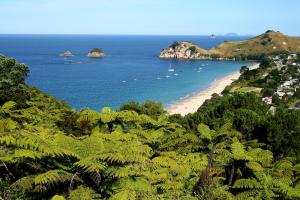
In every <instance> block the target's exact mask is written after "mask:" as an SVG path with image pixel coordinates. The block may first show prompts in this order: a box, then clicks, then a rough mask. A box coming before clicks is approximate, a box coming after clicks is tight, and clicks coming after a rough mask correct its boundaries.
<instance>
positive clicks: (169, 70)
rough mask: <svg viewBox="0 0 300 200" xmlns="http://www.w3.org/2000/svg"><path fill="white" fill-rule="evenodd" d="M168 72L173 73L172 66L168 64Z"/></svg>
mask: <svg viewBox="0 0 300 200" xmlns="http://www.w3.org/2000/svg"><path fill="white" fill-rule="evenodd" d="M168 72H175V69H174V68H172V65H171V64H170V67H169V68H168Z"/></svg>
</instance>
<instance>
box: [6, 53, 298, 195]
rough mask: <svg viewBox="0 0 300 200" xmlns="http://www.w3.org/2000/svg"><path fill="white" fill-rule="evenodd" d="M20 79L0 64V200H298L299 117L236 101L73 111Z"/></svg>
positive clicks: (227, 97)
mask: <svg viewBox="0 0 300 200" xmlns="http://www.w3.org/2000/svg"><path fill="white" fill-rule="evenodd" d="M261 70H262V71H261ZM264 70H266V69H258V71H257V72H256V73H254V74H253V72H251V70H250V71H247V70H245V72H244V74H243V77H244V79H245V80H248V78H249V77H250V78H251V77H252V76H255V77H256V78H258V77H259V76H258V75H256V74H260V73H263V72H264ZM28 73H29V70H28V67H27V66H26V65H24V64H18V63H17V62H16V60H14V59H9V58H5V57H3V56H0V199H1V200H2V199H7V200H10V199H12V200H15V199H16V200H17V199H26V200H37V199H42V200H43V199H49V200H50V199H51V200H65V199H68V200H90V199H103V200H164V199H166V200H171V199H172V200H181V199H182V200H203V199H207V200H219V199H224V200H225V199H228V200H235V199H258V200H265V199H282V200H290V199H299V198H300V163H299V160H300V127H299V124H300V111H297V110H289V109H287V108H286V107H284V106H282V107H278V109H277V110H276V112H275V113H273V114H272V113H270V112H269V108H270V106H269V105H266V104H264V103H262V101H261V97H260V96H259V95H257V94H256V93H245V92H240V93H232V94H231V93H229V94H224V96H218V95H214V97H213V98H212V99H211V100H209V101H207V102H206V103H205V104H204V105H203V106H202V107H200V108H199V110H198V111H197V112H195V113H193V114H190V115H187V116H185V117H183V116H181V115H171V116H170V115H168V114H167V113H166V112H165V111H164V110H163V108H162V105H161V104H159V103H154V102H146V103H145V104H142V105H141V104H138V103H134V102H131V103H127V104H124V105H123V106H121V108H120V109H119V110H117V111H114V110H112V109H110V108H103V109H102V110H101V111H95V110H91V109H84V110H81V111H75V110H73V109H72V108H70V107H69V106H68V105H67V104H66V103H64V102H61V101H58V100H56V99H55V98H53V97H51V96H49V95H47V94H44V93H42V92H41V91H39V90H38V89H35V88H31V87H29V86H28V85H26V83H25V79H26V77H27V76H28ZM249 73H250V74H249ZM286 73H291V75H297V76H298V74H297V73H295V72H294V70H292V71H291V72H286ZM286 75H288V76H290V74H286ZM268 79H269V80H268V81H266V83H268V85H267V87H271V86H269V83H270V80H271V79H274V77H273V76H271V77H268ZM251 80H252V79H251ZM241 81H242V80H241ZM253 81H256V80H253ZM253 84H254V83H253ZM256 84H257V83H256ZM249 86H252V87H257V85H249ZM259 86H260V87H263V86H264V83H263V85H259Z"/></svg>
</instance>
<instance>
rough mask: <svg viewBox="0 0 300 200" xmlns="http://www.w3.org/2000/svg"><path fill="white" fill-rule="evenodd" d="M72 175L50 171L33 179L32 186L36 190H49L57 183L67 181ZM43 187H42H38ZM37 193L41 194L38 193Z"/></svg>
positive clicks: (61, 171) (62, 171) (60, 171)
mask: <svg viewBox="0 0 300 200" xmlns="http://www.w3.org/2000/svg"><path fill="white" fill-rule="evenodd" d="M72 176H73V174H71V173H68V172H66V171H64V170H50V171H47V172H45V173H42V174H39V175H37V176H36V177H35V178H34V180H33V181H34V184H35V186H36V187H37V188H38V190H39V188H49V187H52V186H54V185H56V184H58V183H63V182H66V181H69V180H70V179H71V178H72ZM39 186H44V187H39ZM39 192H43V189H42V191H39Z"/></svg>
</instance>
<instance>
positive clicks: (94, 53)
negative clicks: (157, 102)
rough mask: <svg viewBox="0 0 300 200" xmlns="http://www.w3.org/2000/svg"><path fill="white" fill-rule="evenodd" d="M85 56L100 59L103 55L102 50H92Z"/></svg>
mask: <svg viewBox="0 0 300 200" xmlns="http://www.w3.org/2000/svg"><path fill="white" fill-rule="evenodd" d="M86 56H87V57H89V58H102V57H104V56H105V54H104V52H103V51H102V49H99V48H93V49H92V50H91V51H90V52H89V53H88V54H87V55H86Z"/></svg>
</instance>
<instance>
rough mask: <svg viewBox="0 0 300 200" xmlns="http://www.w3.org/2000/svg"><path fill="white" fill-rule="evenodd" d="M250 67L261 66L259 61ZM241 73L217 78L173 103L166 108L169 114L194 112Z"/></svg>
mask: <svg viewBox="0 0 300 200" xmlns="http://www.w3.org/2000/svg"><path fill="white" fill-rule="evenodd" d="M248 67H249V69H250V70H253V69H256V68H258V67H259V63H255V64H253V65H250V66H248ZM240 75H241V74H240V72H238V71H236V72H233V73H231V74H229V75H227V76H225V77H223V78H220V79H217V80H216V81H214V82H213V83H212V84H211V85H210V86H209V87H208V88H207V89H205V90H202V91H200V92H197V93H196V94H194V95H192V96H189V97H187V98H185V99H182V100H179V101H177V102H175V103H173V104H171V105H170V106H168V107H167V108H166V110H167V112H168V113H169V114H181V115H183V116H184V115H187V114H189V113H194V112H196V111H197V110H198V108H199V107H200V106H201V105H202V104H203V103H204V102H205V101H206V100H208V99H210V98H211V96H212V95H213V94H214V93H217V94H221V92H222V91H223V90H224V89H225V87H226V86H228V85H230V84H231V83H232V82H234V81H235V80H237V79H238V78H239V77H240Z"/></svg>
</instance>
